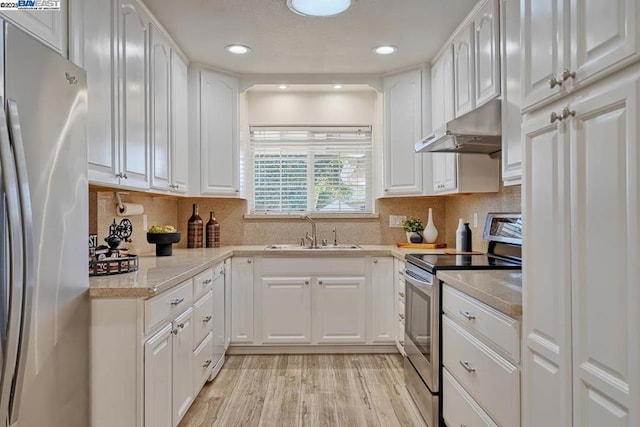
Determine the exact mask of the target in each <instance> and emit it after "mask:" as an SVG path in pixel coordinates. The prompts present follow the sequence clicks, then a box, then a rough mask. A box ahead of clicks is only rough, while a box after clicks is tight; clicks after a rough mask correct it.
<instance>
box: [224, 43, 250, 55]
mask: <svg viewBox="0 0 640 427" xmlns="http://www.w3.org/2000/svg"><path fill="white" fill-rule="evenodd" d="M224 48H225V49H226V50H227V52H231V53H235V54H236V55H244V54H245V53H249V52H251V48H250V47H249V46H245V45H242V44H230V45H227V46H225V47H224Z"/></svg>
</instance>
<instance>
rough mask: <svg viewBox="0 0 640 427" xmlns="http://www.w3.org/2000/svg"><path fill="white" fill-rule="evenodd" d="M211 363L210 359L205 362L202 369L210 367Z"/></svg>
mask: <svg viewBox="0 0 640 427" xmlns="http://www.w3.org/2000/svg"><path fill="white" fill-rule="evenodd" d="M211 362H213V361H212V360H211V359H209V360H207V361H206V362H204V365H202V367H203V368H208V367H209V365H211Z"/></svg>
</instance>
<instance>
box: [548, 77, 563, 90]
mask: <svg viewBox="0 0 640 427" xmlns="http://www.w3.org/2000/svg"><path fill="white" fill-rule="evenodd" d="M556 86H562V80H558V79H556V78H555V77H551V78H550V79H549V87H550V88H551V89H553V88H554V87H556Z"/></svg>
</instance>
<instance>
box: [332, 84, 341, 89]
mask: <svg viewBox="0 0 640 427" xmlns="http://www.w3.org/2000/svg"><path fill="white" fill-rule="evenodd" d="M333 88H334V89H342V85H333Z"/></svg>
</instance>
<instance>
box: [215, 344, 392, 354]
mask: <svg viewBox="0 0 640 427" xmlns="http://www.w3.org/2000/svg"><path fill="white" fill-rule="evenodd" d="M374 353H375V354H398V349H397V348H396V346H395V344H385V345H274V346H270V345H253V346H251V345H234V344H231V346H229V349H228V350H227V354H229V355H234V354H374Z"/></svg>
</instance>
